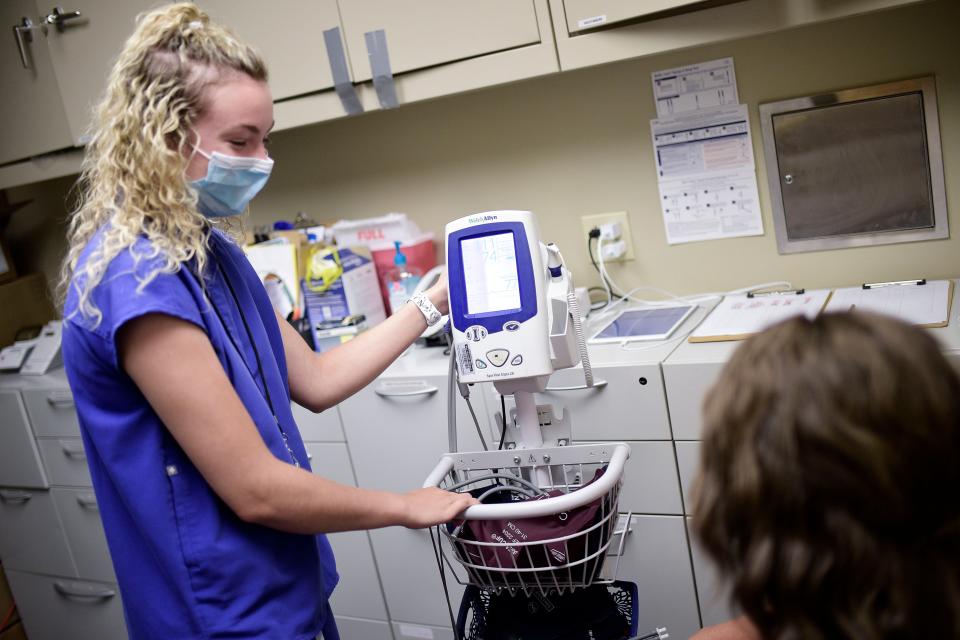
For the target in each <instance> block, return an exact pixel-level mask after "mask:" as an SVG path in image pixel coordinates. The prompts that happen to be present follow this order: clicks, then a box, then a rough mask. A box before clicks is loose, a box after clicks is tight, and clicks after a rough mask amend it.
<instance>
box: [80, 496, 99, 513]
mask: <svg viewBox="0 0 960 640" xmlns="http://www.w3.org/2000/svg"><path fill="white" fill-rule="evenodd" d="M77 504H78V505H80V506H81V507H83V508H84V509H92V510H94V511H99V510H100V508H99V507H98V506H97V497H96V496H94V495H92V494H89V493H81V494H79V495H78V496H77Z"/></svg>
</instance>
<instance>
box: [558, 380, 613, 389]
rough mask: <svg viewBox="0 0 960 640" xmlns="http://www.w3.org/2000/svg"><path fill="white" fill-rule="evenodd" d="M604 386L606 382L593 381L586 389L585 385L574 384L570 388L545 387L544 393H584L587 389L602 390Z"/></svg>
mask: <svg viewBox="0 0 960 640" xmlns="http://www.w3.org/2000/svg"><path fill="white" fill-rule="evenodd" d="M605 386H607V381H606V380H594V381H593V386H592V387H588V386H587V385H586V384H575V385H573V386H570V387H547V388H546V389H544V391H585V390H587V389H603V388H604V387H605Z"/></svg>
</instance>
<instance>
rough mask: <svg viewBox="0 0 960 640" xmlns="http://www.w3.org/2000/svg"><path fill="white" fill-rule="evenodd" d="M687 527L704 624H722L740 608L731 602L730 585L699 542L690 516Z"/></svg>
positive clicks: (736, 614)
mask: <svg viewBox="0 0 960 640" xmlns="http://www.w3.org/2000/svg"><path fill="white" fill-rule="evenodd" d="M687 528H688V529H689V530H690V555H691V557H692V559H693V575H694V578H695V579H696V581H697V597H698V598H699V601H700V616H701V617H702V618H703V626H705V627H706V626H709V625H712V624H720V623H721V622H726V621H727V620H732V619H734V618H736V617H738V616H739V615H740V611H739V609H738V608H737V607H736V606H735V605H734V604H733V603H731V602H730V587H729V586H728V585H727V584H726V583H725V582H724V581H723V580H722V579H721V578H720V574H719V572H718V571H717V568H716V566H715V565H714V564H713V561H711V560H710V558H708V557H707V555H706V553H704V551H703V548H702V547H701V546H700V544H699V543H698V542H697V539H696V537H695V536H694V535H693V529H692V527H691V526H690V519H689V518H688V519H687Z"/></svg>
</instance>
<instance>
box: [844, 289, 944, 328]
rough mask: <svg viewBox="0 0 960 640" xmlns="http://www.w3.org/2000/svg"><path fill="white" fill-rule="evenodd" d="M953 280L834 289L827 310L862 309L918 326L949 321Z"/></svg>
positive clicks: (939, 324)
mask: <svg viewBox="0 0 960 640" xmlns="http://www.w3.org/2000/svg"><path fill="white" fill-rule="evenodd" d="M953 289H954V282H953V280H931V281H929V282H928V281H926V280H913V281H907V282H883V283H877V284H874V285H863V286H862V287H846V288H843V289H837V290H836V291H834V292H833V296H831V298H830V301H829V302H828V303H827V306H826V309H825V311H850V310H851V309H854V310H857V311H859V310H863V311H873V312H875V313H882V314H885V315H888V316H893V317H895V318H899V319H900V320H903V321H904V322H909V323H910V324H914V325H916V326H918V327H926V328H928V329H936V328H939V327H945V326H947V325H948V324H950V308H951V307H952V305H953Z"/></svg>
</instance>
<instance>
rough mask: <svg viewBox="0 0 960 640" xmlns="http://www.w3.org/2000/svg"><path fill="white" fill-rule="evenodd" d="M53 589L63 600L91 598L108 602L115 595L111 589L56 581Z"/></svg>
mask: <svg viewBox="0 0 960 640" xmlns="http://www.w3.org/2000/svg"><path fill="white" fill-rule="evenodd" d="M53 589H54V591H56V592H57V593H59V594H60V595H61V596H63V597H65V598H91V599H93V600H109V599H110V598H112V597H113V596H115V595H117V592H116V591H114V590H113V589H107V588H104V587H98V586H96V585H92V584H76V583H75V584H73V585H69V584H67V583H66V582H61V581H60V580H57V581H56V582H54V583H53Z"/></svg>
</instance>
